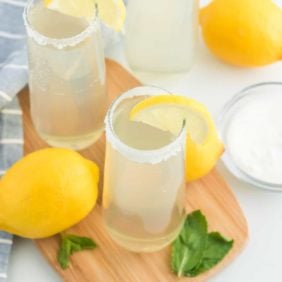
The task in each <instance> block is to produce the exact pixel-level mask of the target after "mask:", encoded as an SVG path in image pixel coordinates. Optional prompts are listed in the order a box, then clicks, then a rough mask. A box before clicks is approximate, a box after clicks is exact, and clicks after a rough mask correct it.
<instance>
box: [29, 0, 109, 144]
mask: <svg viewBox="0 0 282 282" xmlns="http://www.w3.org/2000/svg"><path fill="white" fill-rule="evenodd" d="M93 16H94V11H93ZM25 19H26V26H27V31H28V34H29V37H28V47H29V48H28V49H29V69H30V76H29V87H30V95H31V96H30V98H31V115H32V120H33V123H34V126H35V128H36V130H37V132H38V133H39V135H40V136H41V137H42V139H44V140H45V141H46V142H47V143H48V144H50V145H52V146H56V147H67V148H72V149H83V148H85V147H87V146H89V145H91V144H92V143H93V142H95V141H96V140H97V139H98V138H99V137H100V135H101V133H102V131H103V120H104V116H105V112H106V106H107V98H106V87H105V67H104V54H103V49H102V44H101V38H100V27H99V22H98V19H93V21H92V22H88V21H87V20H86V19H84V18H76V17H72V16H68V15H64V14H62V13H59V12H56V11H52V10H49V9H47V8H45V7H44V5H43V1H36V0H35V1H29V4H28V7H27V9H26V13H25Z"/></svg>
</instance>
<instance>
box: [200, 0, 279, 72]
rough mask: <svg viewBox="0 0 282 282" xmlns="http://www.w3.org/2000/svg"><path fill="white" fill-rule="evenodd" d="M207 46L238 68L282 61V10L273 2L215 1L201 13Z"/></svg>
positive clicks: (254, 0) (265, 0) (270, 0)
mask: <svg viewBox="0 0 282 282" xmlns="http://www.w3.org/2000/svg"><path fill="white" fill-rule="evenodd" d="M200 23H201V26H202V33H203V37H204V40H205V42H206V45H207V46H208V48H209V49H210V51H211V52H212V53H214V54H215V55H216V56H217V57H219V58H221V59H222V60H224V61H226V62H228V63H231V64H234V65H238V66H247V67H252V66H263V65H266V64H270V63H273V62H275V61H277V60H279V59H281V55H282V10H281V8H280V7H279V6H277V5H276V4H275V3H274V2H273V1H272V0H259V1H258V0H243V1H242V0H213V1H212V2H211V3H210V4H209V5H207V6H206V7H204V8H202V9H201V11H200Z"/></svg>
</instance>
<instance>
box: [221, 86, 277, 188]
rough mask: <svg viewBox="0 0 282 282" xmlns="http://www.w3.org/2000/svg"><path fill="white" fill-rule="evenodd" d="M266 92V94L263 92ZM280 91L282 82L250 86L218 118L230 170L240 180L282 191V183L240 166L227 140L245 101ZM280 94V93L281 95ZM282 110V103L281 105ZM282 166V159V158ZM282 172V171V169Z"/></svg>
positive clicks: (237, 95) (230, 102)
mask: <svg viewBox="0 0 282 282" xmlns="http://www.w3.org/2000/svg"><path fill="white" fill-rule="evenodd" d="M263 92H265V94H264V93H263ZM271 92H274V93H280V94H281V95H282V82H264V83H258V84H255V85H252V86H249V87H247V88H245V89H243V90H242V91H241V92H239V93H237V94H236V95H235V96H234V97H233V98H232V99H231V100H230V101H229V102H227V104H226V105H225V106H224V107H223V110H222V111H221V113H220V115H219V117H218V119H217V127H218V129H219V135H220V138H221V140H222V142H223V144H224V146H225V152H224V154H223V156H222V160H223V162H224V164H225V165H226V167H227V168H228V170H229V171H230V172H231V173H232V174H233V175H235V176H236V177H237V178H239V179H240V180H243V181H245V182H247V183H250V184H252V185H254V186H257V187H260V188H263V189H266V190H271V191H275V192H282V183H271V182H266V181H263V180H261V179H258V178H256V177H254V176H252V175H250V174H249V173H248V172H247V171H245V170H244V169H242V168H241V167H239V166H238V165H237V164H236V162H235V161H234V159H233V158H232V155H231V153H230V151H231V150H230V148H229V147H228V142H227V133H228V131H229V126H230V122H231V121H232V119H233V118H234V116H235V114H237V113H238V112H239V111H240V109H241V107H242V105H243V103H246V101H247V102H248V103H250V102H251V101H252V100H253V99H254V100H255V99H256V97H257V96H258V95H267V94H268V93H271ZM280 94H279V95H280ZM281 110H282V105H281ZM281 166H282V160H281ZM281 174H282V171H281Z"/></svg>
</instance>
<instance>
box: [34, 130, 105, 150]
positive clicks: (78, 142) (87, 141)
mask: <svg viewBox="0 0 282 282" xmlns="http://www.w3.org/2000/svg"><path fill="white" fill-rule="evenodd" d="M103 130H104V129H103V128H101V129H100V130H98V131H95V132H93V133H90V134H85V135H79V136H70V137H60V136H52V135H48V134H44V133H41V132H39V136H40V137H41V138H42V139H43V140H44V141H45V142H46V143H47V144H48V145H50V146H52V147H57V148H67V149H72V150H82V149H85V148H87V147H89V146H91V145H92V144H94V143H95V142H96V141H97V140H98V139H99V138H100V136H101V135H102V133H103Z"/></svg>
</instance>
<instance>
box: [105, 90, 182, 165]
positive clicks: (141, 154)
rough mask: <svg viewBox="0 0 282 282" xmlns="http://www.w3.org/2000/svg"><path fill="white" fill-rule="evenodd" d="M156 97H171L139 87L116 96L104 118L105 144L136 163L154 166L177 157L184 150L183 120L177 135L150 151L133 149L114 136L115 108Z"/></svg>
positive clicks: (159, 91)
mask: <svg viewBox="0 0 282 282" xmlns="http://www.w3.org/2000/svg"><path fill="white" fill-rule="evenodd" d="M146 94H148V95H150V96H158V95H162V94H166V95H171V93H169V92H168V91H165V90H164V89H161V88H158V87H155V86H139V87H135V88H132V89H130V90H128V91H126V92H124V93H123V94H122V95H120V96H118V97H117V98H116V99H115V100H114V101H113V102H112V104H111V105H110V107H109V109H108V112H107V115H106V118H105V132H106V137H107V142H110V144H111V145H112V147H113V148H114V149H115V150H117V151H118V152H120V153H121V154H122V155H124V156H125V157H127V158H129V159H131V160H133V161H135V162H138V163H151V164H156V163H160V162H162V161H165V160H167V159H169V158H170V157H172V156H175V155H177V154H178V153H179V152H180V151H181V150H184V152H185V149H184V144H185V140H186V138H185V136H186V126H185V120H184V121H183V126H182V128H181V130H180V132H179V134H178V135H177V136H176V137H175V139H173V140H172V141H171V142H170V143H168V144H166V145H164V146H162V147H160V148H158V149H152V150H141V149H137V148H133V147H131V146H129V145H127V144H126V143H124V142H123V141H122V140H121V139H120V138H119V137H118V135H117V134H116V132H115V130H114V128H113V115H114V113H115V110H116V108H117V106H118V105H119V104H120V103H121V102H122V101H123V100H125V99H129V98H133V97H138V96H144V95H146Z"/></svg>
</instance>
